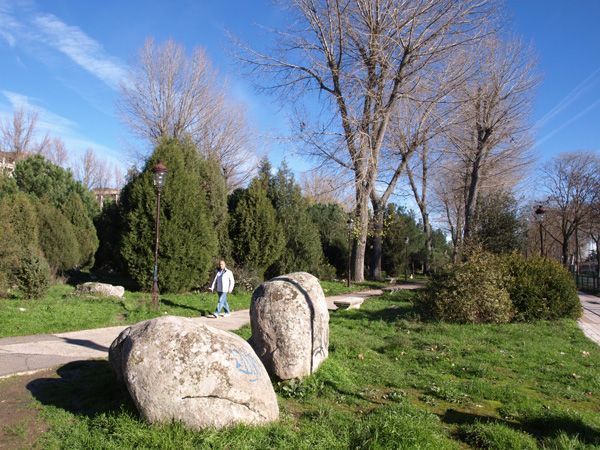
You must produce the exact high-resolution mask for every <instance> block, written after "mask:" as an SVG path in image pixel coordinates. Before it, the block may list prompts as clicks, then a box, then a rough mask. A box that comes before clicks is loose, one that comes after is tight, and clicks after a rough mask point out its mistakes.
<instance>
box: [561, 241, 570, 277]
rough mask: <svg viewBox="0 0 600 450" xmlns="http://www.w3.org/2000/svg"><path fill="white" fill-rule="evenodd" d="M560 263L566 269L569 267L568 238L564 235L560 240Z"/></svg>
mask: <svg viewBox="0 0 600 450" xmlns="http://www.w3.org/2000/svg"><path fill="white" fill-rule="evenodd" d="M561 247H562V263H563V266H565V267H566V268H567V269H568V268H569V239H567V238H566V237H565V238H563V241H562V246H561Z"/></svg>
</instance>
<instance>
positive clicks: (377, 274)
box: [369, 202, 384, 280]
mask: <svg viewBox="0 0 600 450" xmlns="http://www.w3.org/2000/svg"><path fill="white" fill-rule="evenodd" d="M371 203H372V204H373V252H372V254H371V267H370V271H369V272H370V273H369V276H370V278H371V279H373V280H381V279H382V276H381V257H382V255H383V221H384V208H383V205H382V204H381V203H379V202H371Z"/></svg>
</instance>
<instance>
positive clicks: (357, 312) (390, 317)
mask: <svg viewBox="0 0 600 450" xmlns="http://www.w3.org/2000/svg"><path fill="white" fill-rule="evenodd" d="M333 314H334V315H335V316H336V317H339V318H340V319H344V320H369V321H380V320H382V321H384V322H387V323H393V322H396V321H398V320H411V321H412V320H415V319H416V318H417V316H416V314H415V310H414V307H413V306H412V305H411V304H400V305H398V304H394V305H391V306H389V307H388V308H384V309H378V310H367V309H352V310H341V311H336V312H334V313H333Z"/></svg>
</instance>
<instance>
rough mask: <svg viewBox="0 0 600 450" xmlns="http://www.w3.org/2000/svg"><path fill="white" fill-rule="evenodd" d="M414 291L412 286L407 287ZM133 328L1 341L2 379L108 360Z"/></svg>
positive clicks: (234, 322) (236, 316)
mask: <svg viewBox="0 0 600 450" xmlns="http://www.w3.org/2000/svg"><path fill="white" fill-rule="evenodd" d="M405 287H406V288H407V289H410V288H409V287H408V286H405ZM381 294H382V291H381V290H379V289H373V290H369V291H362V292H358V293H352V294H348V295H339V296H333V297H326V299H327V303H328V307H329V309H332V310H334V309H336V307H335V306H334V305H333V301H334V300H337V299H339V298H349V297H360V298H368V297H373V296H376V295H381ZM194 320H196V321H198V322H199V323H204V324H206V325H210V326H212V327H215V328H219V329H221V330H226V331H232V330H237V329H238V328H241V327H243V326H244V325H246V324H248V323H250V315H249V310H247V309H244V310H240V311H234V312H233V313H232V314H231V315H230V316H229V317H219V318H218V319H213V318H209V317H197V318H195V319H194ZM128 326H129V325H123V326H118V327H109V328H96V329H93V330H81V331H71V332H68V333H53V334H39V335H35V336H19V337H10V338H2V339H0V378H5V377H7V376H13V375H23V374H27V373H32V372H36V371H38V370H42V369H49V368H51V367H55V366H59V365H61V364H66V363H68V362H71V361H79V360H82V359H94V358H106V357H108V349H109V347H110V344H111V343H112V341H113V340H114V339H115V338H116V337H117V336H118V335H119V333H120V332H121V331H123V330H124V329H125V328H127V327H128Z"/></svg>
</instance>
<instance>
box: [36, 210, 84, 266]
mask: <svg viewBox="0 0 600 450" xmlns="http://www.w3.org/2000/svg"><path fill="white" fill-rule="evenodd" d="M35 206H36V211H37V218H38V239H39V243H40V248H41V249H42V252H43V253H44V256H45V257H46V259H47V261H48V264H49V265H50V267H51V269H52V270H53V271H55V272H56V271H59V272H64V271H66V270H71V269H73V268H75V267H77V265H78V264H79V261H81V253H80V252H79V242H77V237H76V235H75V229H74V227H73V225H72V224H71V222H69V220H68V219H67V218H66V217H65V216H64V215H63V213H61V212H60V211H59V210H58V209H56V208H55V207H54V206H52V204H51V203H50V202H49V201H47V200H46V201H44V199H42V200H36V202H35Z"/></svg>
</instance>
